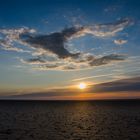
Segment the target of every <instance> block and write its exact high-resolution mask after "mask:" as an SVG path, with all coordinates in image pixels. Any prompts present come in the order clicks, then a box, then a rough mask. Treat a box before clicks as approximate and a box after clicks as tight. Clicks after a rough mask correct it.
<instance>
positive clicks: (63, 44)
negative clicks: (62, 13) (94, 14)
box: [0, 18, 133, 70]
mask: <svg viewBox="0 0 140 140" xmlns="http://www.w3.org/2000/svg"><path fill="white" fill-rule="evenodd" d="M132 22H133V21H132V20H131V19H129V18H125V19H121V20H118V21H116V22H114V23H107V24H95V25H90V26H74V27H70V28H65V29H63V30H61V31H59V32H54V33H50V34H45V35H40V34H38V33H37V32H36V30H35V29H29V28H25V27H24V28H20V29H1V30H0V37H1V40H0V46H1V47H2V48H3V49H5V50H14V51H17V52H26V51H27V52H28V51H29V50H28V49H26V50H23V49H21V48H19V47H17V45H15V43H16V44H21V45H23V46H27V47H26V48H30V49H32V52H31V58H30V59H27V60H23V59H21V60H22V62H24V63H28V64H32V65H33V64H34V65H38V68H39V69H64V70H66V69H68V70H70V69H81V68H85V67H86V68H88V67H92V66H100V65H105V64H108V63H110V62H112V61H122V60H124V56H122V55H118V54H110V55H107V56H102V57H100V58H98V57H95V56H94V55H93V54H87V53H80V52H77V53H74V52H70V51H69V50H68V49H67V45H68V44H67V43H68V41H69V40H71V39H73V38H79V37H81V36H85V35H87V34H89V35H92V36H96V37H99V38H104V37H110V36H114V35H116V33H118V32H120V31H122V30H123V29H124V28H125V27H127V26H128V25H130V24H131V23H132ZM119 43H124V41H120V40H119Z"/></svg>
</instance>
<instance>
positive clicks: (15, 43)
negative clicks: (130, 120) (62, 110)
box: [0, 0, 140, 100]
mask: <svg viewBox="0 0 140 140" xmlns="http://www.w3.org/2000/svg"><path fill="white" fill-rule="evenodd" d="M2 1H3V2H2ZM2 1H1V4H0V98H1V99H5V98H6V99H7V98H8V99H45V100H47V99H48V100H51V99H55V100H59V99H60V100H61V99H66V100H69V99H70V100H71V99H72V100H75V99H76V100H77V99H112V98H113V99H114V98H115V99H117V98H118V99H121V98H123V99H124V98H140V2H139V1H138V0H127V1H126V0H100V1H99V0H70V1H67V0H51V1H49V0H30V1H29V0H21V1H20V0H12V1H11V0H2ZM81 82H84V83H86V85H87V87H86V88H85V89H83V90H82V89H79V88H78V85H79V84H80V83H81Z"/></svg>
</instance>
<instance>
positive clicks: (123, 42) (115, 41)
mask: <svg viewBox="0 0 140 140" xmlns="http://www.w3.org/2000/svg"><path fill="white" fill-rule="evenodd" d="M114 43H115V44H117V45H123V44H125V43H127V40H123V39H118V40H114Z"/></svg>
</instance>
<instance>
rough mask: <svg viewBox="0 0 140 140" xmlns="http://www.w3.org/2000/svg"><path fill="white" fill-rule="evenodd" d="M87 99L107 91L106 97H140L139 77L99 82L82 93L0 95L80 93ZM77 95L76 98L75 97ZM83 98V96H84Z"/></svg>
mask: <svg viewBox="0 0 140 140" xmlns="http://www.w3.org/2000/svg"><path fill="white" fill-rule="evenodd" d="M85 93H86V95H87V96H88V97H89V99H92V97H93V99H96V97H97V99H102V97H104V95H106V93H107V97H106V98H107V99H109V98H113V97H114V95H115V98H123V96H124V97H125V98H129V97H136V98H140V77H134V78H129V79H128V78H127V79H121V80H116V81H111V82H106V83H101V84H96V85H95V84H94V85H90V86H89V87H88V89H87V90H86V91H85V92H84V91H83V92H82V93H80V92H79V90H76V89H69V88H64V89H53V90H49V91H43V92H41V91H40V92H26V93H25V92H23V93H21V94H18V95H9V96H1V98H3V99H26V100H27V99H31V100H32V99H35V100H52V99H57V100H58V99H60V100H63V99H79V98H80V96H81V95H82V94H84V97H85ZM120 93H121V94H120ZM76 97H77V98H76ZM84 99H85V98H84Z"/></svg>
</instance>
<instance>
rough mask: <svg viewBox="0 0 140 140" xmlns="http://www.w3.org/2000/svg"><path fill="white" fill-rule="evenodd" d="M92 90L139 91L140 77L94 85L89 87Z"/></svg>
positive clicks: (100, 91)
mask: <svg viewBox="0 0 140 140" xmlns="http://www.w3.org/2000/svg"><path fill="white" fill-rule="evenodd" d="M89 91H90V92H96V93H102V92H122V91H127V92H130V91H137V92H140V77H135V78H129V79H121V80H117V81H112V82H107V83H102V84H98V85H94V88H92V86H91V87H90V88H89ZM132 94H133V93H132Z"/></svg>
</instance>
